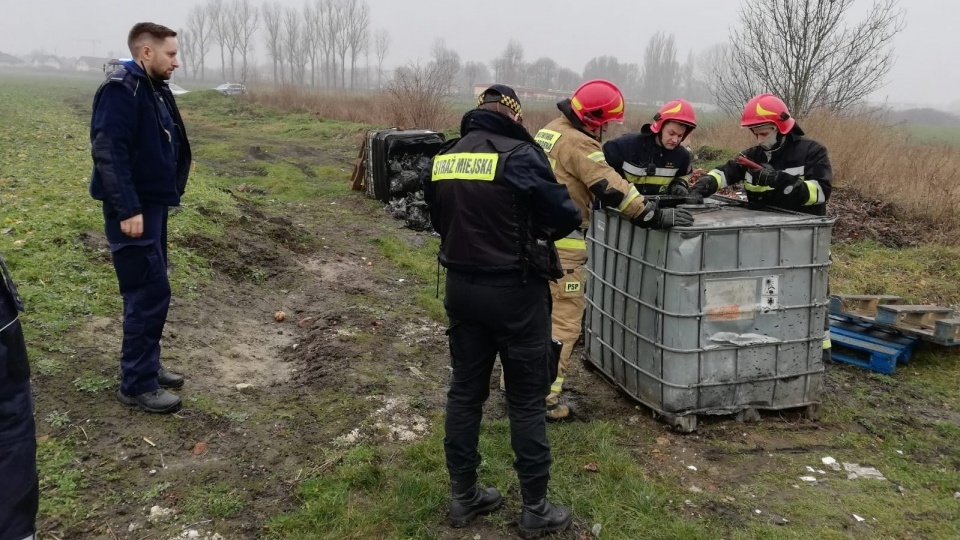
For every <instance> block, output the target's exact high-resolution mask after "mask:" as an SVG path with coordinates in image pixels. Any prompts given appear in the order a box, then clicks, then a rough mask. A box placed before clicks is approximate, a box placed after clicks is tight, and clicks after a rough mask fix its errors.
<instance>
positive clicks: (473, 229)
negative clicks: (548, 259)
mask: <svg viewBox="0 0 960 540" xmlns="http://www.w3.org/2000/svg"><path fill="white" fill-rule="evenodd" d="M460 133H461V135H462V136H461V137H460V138H458V139H454V140H452V141H449V142H448V143H447V144H445V145H444V146H443V147H442V148H441V149H440V152H439V153H438V154H437V155H436V156H435V157H434V159H433V161H432V162H431V167H430V169H429V170H425V171H423V173H422V174H421V180H422V182H423V187H424V199H425V200H426V202H427V204H428V206H429V208H430V219H431V222H432V224H433V227H434V229H436V231H437V232H439V233H440V239H441V245H440V255H439V258H440V263H441V264H443V265H444V266H445V267H447V268H449V269H451V270H456V271H460V272H468V273H491V272H493V273H499V272H517V271H526V270H529V269H533V270H535V271H539V270H541V269H542V267H541V266H540V265H539V264H538V263H536V262H535V261H533V260H531V259H532V258H533V255H534V254H533V253H532V251H531V250H533V249H536V246H537V245H538V242H537V241H538V240H539V241H540V245H541V246H543V247H544V248H545V249H547V250H549V251H555V248H554V246H553V242H554V241H555V240H557V239H560V238H563V237H565V236H566V235H567V234H569V233H570V232H572V231H573V230H575V229H576V228H577V227H578V226H579V225H580V210H578V209H577V206H576V205H575V204H574V203H573V201H572V200H571V199H570V194H569V193H568V192H567V188H566V186H564V185H562V184H559V183H557V179H556V177H554V175H553V171H552V170H551V169H550V163H549V162H548V161H547V156H546V154H544V152H543V150H542V149H541V148H540V146H538V145H537V143H536V142H534V140H533V137H531V136H530V134H529V133H527V131H526V130H525V129H524V128H523V126H521V125H520V124H518V123H516V122H514V121H513V120H511V119H510V118H508V117H506V116H504V115H502V114H500V113H497V112H493V111H488V110H482V109H475V110H472V111H470V112H468V113H467V114H466V115H464V117H463V121H462V122H461V124H460ZM531 267H532V268H531Z"/></svg>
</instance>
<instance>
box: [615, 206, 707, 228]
mask: <svg viewBox="0 0 960 540" xmlns="http://www.w3.org/2000/svg"><path fill="white" fill-rule="evenodd" d="M630 222H631V223H633V224H634V225H636V226H637V227H644V228H646V229H669V228H670V227H688V226H690V225H693V214H691V213H690V212H688V211H687V210H685V209H683V208H658V207H657V203H655V202H653V201H650V202H648V203H647V204H646V206H644V207H643V212H641V213H640V215H639V216H637V217H635V218H633V219H631V220H630Z"/></svg>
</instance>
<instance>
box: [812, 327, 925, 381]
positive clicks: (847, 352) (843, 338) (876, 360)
mask: <svg viewBox="0 0 960 540" xmlns="http://www.w3.org/2000/svg"><path fill="white" fill-rule="evenodd" d="M830 341H831V342H832V343H833V347H832V348H831V352H830V357H831V358H832V359H833V360H835V361H838V362H844V363H847V364H853V365H856V366H860V367H863V368H866V369H869V370H871V371H876V372H879V373H886V374H888V375H889V374H891V373H893V372H894V370H896V367H897V364H901V363H905V362H908V361H909V360H910V357H911V356H912V355H913V348H914V346H915V345H916V344H917V342H918V341H919V338H918V337H913V336H905V335H903V334H902V333H900V332H899V331H891V330H886V329H883V328H880V327H877V326H875V325H874V324H873V323H871V322H867V321H856V320H852V319H850V318H848V317H843V316H837V315H831V316H830Z"/></svg>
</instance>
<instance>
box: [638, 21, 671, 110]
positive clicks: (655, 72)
mask: <svg viewBox="0 0 960 540" xmlns="http://www.w3.org/2000/svg"><path fill="white" fill-rule="evenodd" d="M642 79H643V90H642V91H641V95H642V96H643V97H644V98H646V99H650V100H654V101H667V100H669V99H672V98H673V97H675V96H674V94H675V93H676V92H677V89H678V88H679V86H680V63H679V62H677V44H676V42H675V40H674V38H673V34H670V35H669V36H668V35H666V34H664V33H663V32H657V33H656V34H654V35H653V36H651V37H650V41H649V42H648V43H647V48H646V50H645V51H644V53H643V75H642Z"/></svg>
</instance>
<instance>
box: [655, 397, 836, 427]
mask: <svg viewBox="0 0 960 540" xmlns="http://www.w3.org/2000/svg"><path fill="white" fill-rule="evenodd" d="M766 410H769V411H770V412H774V411H776V412H782V411H796V413H799V414H800V415H801V416H803V417H804V418H806V419H807V420H810V421H812V422H819V421H820V404H819V403H814V404H811V405H806V406H802V407H796V408H791V409H763V408H759V409H754V408H746V409H740V410H738V411H718V412H717V413H716V414H709V415H700V414H672V413H667V412H661V411H657V410H654V411H653V415H654V417H655V418H659V419H660V420H662V421H663V422H664V423H665V424H667V425H668V426H670V427H671V428H673V430H674V431H676V432H677V433H693V432H694V431H696V430H697V423H698V421H699V418H700V417H701V416H717V415H718V414H729V415H732V416H733V417H734V418H735V419H736V421H737V422H744V423H752V422H759V421H761V420H762V419H763V416H762V413H763V411H766Z"/></svg>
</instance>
